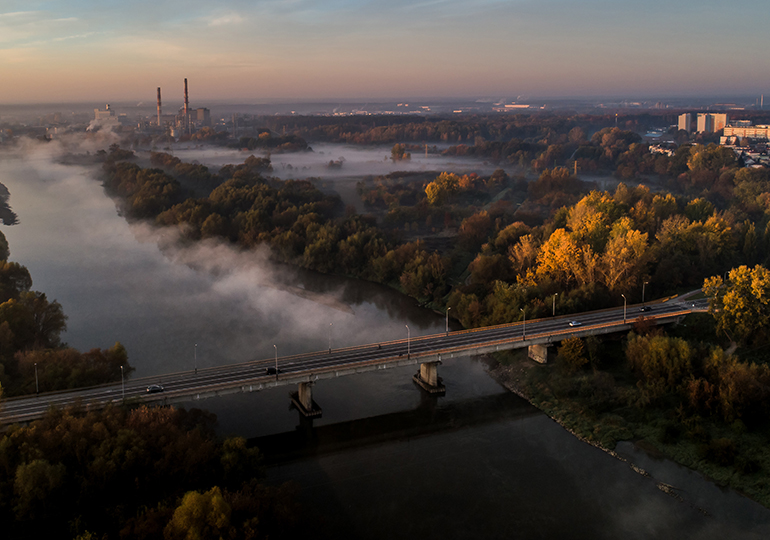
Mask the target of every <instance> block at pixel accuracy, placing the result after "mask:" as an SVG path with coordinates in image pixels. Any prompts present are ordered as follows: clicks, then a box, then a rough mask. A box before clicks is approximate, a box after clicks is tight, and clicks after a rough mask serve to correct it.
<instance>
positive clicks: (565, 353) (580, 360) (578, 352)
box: [557, 337, 588, 372]
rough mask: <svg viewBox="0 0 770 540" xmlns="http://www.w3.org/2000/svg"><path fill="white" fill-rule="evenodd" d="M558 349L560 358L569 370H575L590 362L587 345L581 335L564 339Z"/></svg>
mask: <svg viewBox="0 0 770 540" xmlns="http://www.w3.org/2000/svg"><path fill="white" fill-rule="evenodd" d="M557 351H558V353H557V354H558V358H559V359H560V360H561V361H562V362H563V363H564V366H565V367H566V369H567V371H569V372H575V371H577V370H579V369H581V368H583V366H585V365H586V364H588V358H586V355H585V353H586V351H585V346H584V344H583V340H582V339H580V338H579V337H570V338H567V339H565V340H563V341H562V342H561V345H559V348H558V349H557Z"/></svg>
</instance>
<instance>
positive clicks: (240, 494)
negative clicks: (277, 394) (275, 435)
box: [0, 407, 307, 540]
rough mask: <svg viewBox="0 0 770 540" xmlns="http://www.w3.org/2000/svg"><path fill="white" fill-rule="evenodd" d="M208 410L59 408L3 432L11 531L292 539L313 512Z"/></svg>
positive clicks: (1, 504)
mask: <svg viewBox="0 0 770 540" xmlns="http://www.w3.org/2000/svg"><path fill="white" fill-rule="evenodd" d="M214 423H215V417H214V416H213V415H211V414H209V413H205V412H202V411H200V410H192V411H189V412H188V411H185V410H181V409H174V408H161V407H155V408H148V407H140V408H136V409H132V410H128V409H123V408H113V407H108V408H107V409H105V410H102V411H98V412H88V413H83V412H82V411H78V410H76V409H75V410H67V411H57V410H51V411H49V412H48V413H47V415H46V416H45V417H44V418H43V419H42V420H38V421H35V422H34V423H32V424H31V425H30V426H29V427H20V426H13V427H11V429H10V430H9V431H8V432H6V433H5V434H4V435H3V436H2V438H1V439H0V493H2V496H0V516H2V520H3V529H4V535H5V536H6V537H7V538H62V539H70V538H79V539H90V538H104V539H110V538H115V539H117V538H135V539H167V540H168V539H175V538H232V539H258V538H288V537H294V535H295V534H298V533H300V532H301V531H302V529H303V527H301V526H300V524H301V523H304V519H303V518H304V517H306V515H307V514H306V513H303V512H302V511H301V509H300V508H299V507H298V504H297V503H296V500H295V496H294V492H293V490H292V489H291V488H288V487H268V486H265V485H263V484H261V483H260V479H261V478H262V476H263V471H262V468H261V456H260V453H259V450H258V449H257V448H251V447H249V446H248V445H247V444H246V441H245V440H244V439H241V438H231V439H226V440H224V441H219V440H217V439H216V437H215V436H214V431H213V426H214Z"/></svg>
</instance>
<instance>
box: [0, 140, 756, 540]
mask: <svg viewBox="0 0 770 540" xmlns="http://www.w3.org/2000/svg"><path fill="white" fill-rule="evenodd" d="M328 181H329V182H333V179H328ZM0 182H2V183H3V184H5V185H6V186H7V187H8V189H9V190H10V193H11V199H10V203H11V206H12V208H13V210H14V211H15V212H16V213H17V214H18V216H19V224H18V225H14V226H10V227H3V229H2V230H3V232H4V233H5V234H6V236H7V237H8V240H9V243H10V247H11V259H12V260H15V261H18V262H20V263H22V264H24V265H26V266H27V267H28V268H29V270H30V272H31V274H32V277H33V280H34V288H35V289H37V290H42V291H44V292H46V294H47V295H48V297H49V298H51V299H57V300H58V301H59V302H60V303H61V304H62V305H63V307H64V311H65V313H66V314H67V315H68V316H69V320H68V332H67V333H66V334H65V335H64V338H65V340H66V341H67V342H68V343H69V344H70V345H72V346H75V347H77V348H79V349H88V348H91V347H108V346H110V345H112V344H113V343H114V342H115V341H116V340H119V341H121V342H122V343H123V344H124V345H125V346H126V347H127V349H128V351H129V359H130V362H131V364H132V365H133V366H135V367H136V375H140V376H154V377H157V378H158V380H159V381H161V382H162V379H163V374H165V373H169V372H174V371H180V370H190V369H193V367H194V366H195V365H196V364H197V366H198V367H206V366H214V365H220V364H223V363H227V362H238V361H245V360H250V359H254V358H270V357H272V355H273V354H274V350H275V349H274V347H273V346H274V345H275V346H276V347H277V349H278V352H279V354H281V355H285V354H292V353H297V352H303V351H312V350H322V349H326V348H328V346H329V343H330V340H331V346H332V347H335V348H336V347H342V346H347V345H354V344H360V343H367V342H376V341H384V340H389V339H401V338H404V337H406V329H405V325H409V328H410V330H411V332H412V336H416V335H421V334H429V333H436V332H440V331H442V330H443V328H444V318H443V317H442V316H441V315H438V314H435V313H432V312H430V311H427V310H424V309H421V308H419V307H418V306H417V305H416V304H415V303H414V302H413V301H412V300H410V299H408V298H405V297H403V296H402V295H399V294H397V293H396V292H394V291H392V290H389V289H387V288H383V287H379V286H376V285H373V284H370V283H364V282H360V281H356V280H348V279H342V278H335V277H329V276H320V275H317V274H314V273H308V272H299V271H297V270H295V269H291V268H287V267H277V266H275V265H272V264H270V263H269V262H268V261H267V260H266V257H265V254H264V253H246V254H244V253H239V252H237V251H235V250H233V249H231V248H228V247H226V246H221V245H216V244H202V245H199V246H196V247H195V248H193V249H187V250H179V249H175V248H173V247H171V246H172V245H173V242H172V240H173V234H172V233H171V232H168V231H166V232H158V231H156V230H153V229H151V228H149V227H147V226H145V225H141V224H128V223H127V222H126V221H125V220H124V219H123V218H122V217H120V216H119V215H118V214H117V212H116V210H115V205H114V203H113V202H112V201H111V200H109V199H108V198H107V197H106V196H105V194H104V192H103V189H102V188H101V186H100V184H99V182H98V180H97V178H96V173H95V171H94V170H92V169H89V168H84V167H74V166H62V165H58V164H56V162H55V160H54V159H52V155H51V154H50V153H42V152H39V151H37V150H31V151H30V152H29V153H28V154H27V155H26V156H25V157H24V158H23V159H20V158H18V157H13V156H5V158H4V159H2V160H0ZM196 343H197V348H196V346H195V344H196ZM414 371H415V367H407V368H396V369H391V370H385V371H382V372H371V373H366V374H361V375H355V376H349V377H342V378H338V379H333V380H324V381H322V382H321V383H319V384H317V385H316V386H315V387H314V399H315V400H316V402H318V403H319V405H320V406H321V407H322V408H323V417H322V418H321V419H320V420H316V421H314V425H313V427H312V428H311V427H310V426H309V425H308V424H307V423H306V422H301V421H300V419H299V417H298V415H297V413H296V411H292V410H290V409H289V401H288V397H287V392H286V388H279V389H276V390H272V391H264V392H255V393H252V394H238V395H234V396H229V397H227V398H221V399H211V400H207V401H202V402H196V403H194V404H192V403H191V404H190V405H192V406H201V407H204V408H206V409H208V410H211V411H213V412H215V413H216V414H217V415H218V418H219V423H220V428H219V429H220V431H221V432H222V433H223V434H239V435H242V436H246V437H249V438H252V439H253V440H254V441H255V442H256V443H257V444H258V445H260V446H261V447H262V448H263V449H264V450H265V451H266V453H267V455H268V463H270V465H269V467H268V481H269V482H275V483H279V482H283V481H293V482H296V483H297V485H298V486H299V490H300V495H301V497H302V498H303V500H305V501H306V502H307V503H308V506H309V508H311V511H310V513H309V514H308V519H314V520H316V521H317V522H318V527H319V529H318V530H319V537H320V536H326V537H337V538H340V537H361V538H394V537H399V538H415V539H416V538H421V539H422V538H442V539H447V538H458V539H459V538H523V539H529V538H626V539H628V538H640V539H641V538H720V539H722V538H764V537H767V536H768V535H770V512H768V511H767V510H766V509H764V508H763V507H761V506H760V505H758V504H756V503H753V502H752V501H750V500H748V499H746V498H744V497H741V496H739V495H737V494H735V493H733V492H730V491H724V490H720V489H718V488H716V487H715V486H714V485H713V484H711V483H710V482H708V481H706V480H704V479H703V478H702V477H700V476H699V475H697V474H694V473H692V472H691V471H687V470H686V469H682V468H680V467H677V466H676V465H674V464H672V463H670V462H666V461H663V462H655V461H653V460H649V459H646V458H645V457H644V456H643V455H642V454H639V453H638V452H636V451H635V450H634V449H633V447H631V446H630V445H626V446H623V450H624V453H625V454H627V455H631V456H634V459H635V461H637V462H639V461H643V462H644V466H645V468H646V469H647V470H649V471H650V472H651V473H652V477H646V476H642V475H640V474H638V473H636V472H634V471H633V470H632V469H631V468H630V467H629V465H628V464H627V463H625V462H623V461H620V460H618V459H616V458H613V457H611V456H608V455H607V454H605V453H604V452H602V451H600V450H597V449H595V448H593V447H591V446H589V445H587V444H585V443H582V442H580V441H578V440H577V439H575V438H574V437H573V436H572V435H570V434H569V433H567V432H566V431H565V430H564V429H562V428H561V427H560V426H559V425H557V424H556V423H554V422H553V421H552V420H550V419H549V418H548V417H546V416H545V415H543V414H542V413H540V412H539V411H537V410H536V409H534V408H533V407H531V406H530V405H529V404H528V403H526V402H525V401H523V400H521V399H519V398H518V397H516V396H515V395H513V394H511V393H509V392H508V391H507V390H505V389H504V388H502V387H501V386H500V385H498V384H497V383H496V382H495V381H494V380H492V379H491V378H490V377H489V375H488V374H487V371H486V368H485V365H484V364H483V362H481V361H479V360H477V359H473V358H461V359H453V360H450V361H446V362H445V363H444V364H443V365H442V366H441V368H440V374H441V376H442V377H443V378H444V383H445V385H446V387H447V394H446V396H445V397H441V398H429V397H426V396H425V395H423V394H422V393H421V391H419V390H418V389H417V388H416V387H415V386H414V384H413V383H412V381H411V375H412V374H413V373H414ZM635 452H636V453H635ZM645 460H646V461H645ZM656 481H660V482H665V483H668V484H672V485H674V486H675V487H676V488H677V490H678V491H677V493H678V494H679V495H680V498H678V499H677V498H674V497H672V496H670V495H668V494H666V493H664V492H663V491H661V490H659V489H658V488H657V487H656Z"/></svg>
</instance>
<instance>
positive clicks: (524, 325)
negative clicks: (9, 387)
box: [35, 281, 649, 399]
mask: <svg viewBox="0 0 770 540" xmlns="http://www.w3.org/2000/svg"><path fill="white" fill-rule="evenodd" d="M648 283H649V282H648V281H645V282H643V283H642V304H644V293H645V286H646V285H647V284H648ZM557 296H559V293H554V295H553V304H552V308H551V314H552V316H556V297H557ZM620 296H622V297H623V324H625V323H626V318H627V299H626V295H625V294H621V295H620ZM450 309H452V308H451V307H448V308H447V309H446V319H445V325H444V331H445V333H446V334H447V335H449V310H450ZM519 311H521V312H522V314H523V323H522V332H521V337H522V339H526V338H527V312H526V311H524V309H523V308H519ZM333 326H334V323H329V353H330V354H331V352H332V327H333ZM404 326H405V327H406V357H407V358H409V357H410V355H411V340H412V334H411V331H410V330H409V325H408V324H405V325H404ZM273 348H274V349H275V377H276V379H277V378H278V346H277V345H273ZM120 372H121V381H122V380H123V366H120ZM195 373H198V344H197V343H196V344H195ZM35 389H36V390H38V384H37V363H35ZM123 394H124V397H123V399H125V388H124V390H123Z"/></svg>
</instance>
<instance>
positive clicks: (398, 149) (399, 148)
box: [390, 143, 412, 161]
mask: <svg viewBox="0 0 770 540" xmlns="http://www.w3.org/2000/svg"><path fill="white" fill-rule="evenodd" d="M390 159H392V160H393V161H403V160H409V159H412V154H410V153H409V152H407V151H406V145H403V144H400V143H396V144H394V145H393V148H391V149H390Z"/></svg>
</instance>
